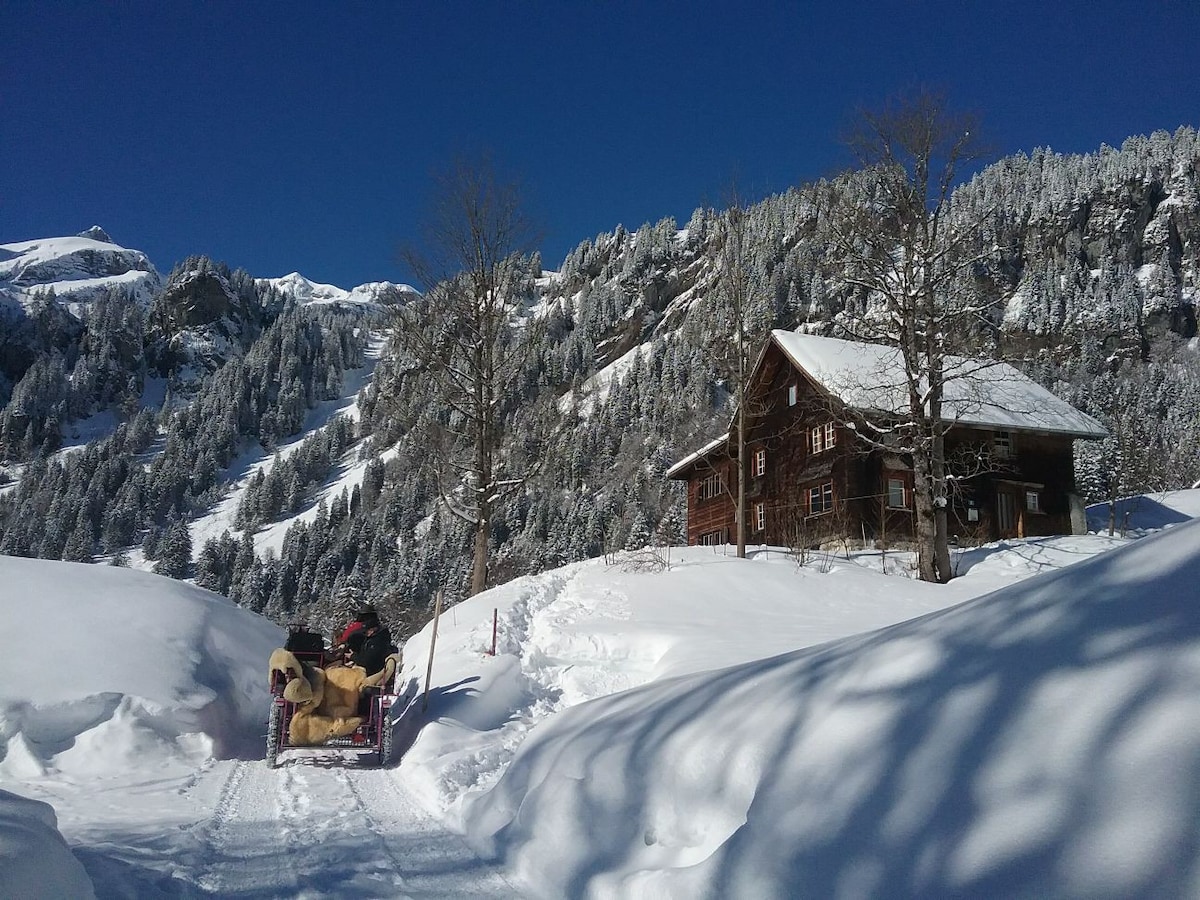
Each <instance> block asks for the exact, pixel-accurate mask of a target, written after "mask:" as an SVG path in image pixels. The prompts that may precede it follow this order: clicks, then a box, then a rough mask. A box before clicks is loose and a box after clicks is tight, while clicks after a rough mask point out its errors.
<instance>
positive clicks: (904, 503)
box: [885, 475, 910, 509]
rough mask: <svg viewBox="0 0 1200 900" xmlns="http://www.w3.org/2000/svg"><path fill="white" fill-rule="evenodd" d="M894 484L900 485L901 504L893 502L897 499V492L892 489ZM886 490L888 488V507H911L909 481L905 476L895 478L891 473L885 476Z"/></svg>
mask: <svg viewBox="0 0 1200 900" xmlns="http://www.w3.org/2000/svg"><path fill="white" fill-rule="evenodd" d="M893 485H899V486H900V503H899V504H896V503H894V502H893V500H894V499H895V494H894V493H893V491H892V486H893ZM885 490H886V494H887V508H888V509H909V508H910V507H909V501H908V494H909V490H908V483H907V482H906V481H905V480H904V479H903V478H893V477H892V476H890V475H889V476H887V477H886V478H885Z"/></svg>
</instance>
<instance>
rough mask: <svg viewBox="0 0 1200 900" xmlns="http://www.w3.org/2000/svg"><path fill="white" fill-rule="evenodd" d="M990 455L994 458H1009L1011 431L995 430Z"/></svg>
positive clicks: (1011, 441) (1011, 452)
mask: <svg viewBox="0 0 1200 900" xmlns="http://www.w3.org/2000/svg"><path fill="white" fill-rule="evenodd" d="M992 455H993V456H995V457H996V459H1009V458H1010V457H1011V456H1012V455H1013V436H1012V432H1011V431H997V432H996V434H995V435H994V436H993V437H992Z"/></svg>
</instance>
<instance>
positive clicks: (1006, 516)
mask: <svg viewBox="0 0 1200 900" xmlns="http://www.w3.org/2000/svg"><path fill="white" fill-rule="evenodd" d="M1023 525H1024V522H1022V521H1021V496H1020V494H1019V493H1018V492H1017V490H1016V489H1015V488H1009V487H1001V488H998V489H997V490H996V531H997V534H996V536H997V537H999V538H1015V537H1021V536H1022V535H1021V532H1022V531H1024V528H1023V527H1022V526H1023Z"/></svg>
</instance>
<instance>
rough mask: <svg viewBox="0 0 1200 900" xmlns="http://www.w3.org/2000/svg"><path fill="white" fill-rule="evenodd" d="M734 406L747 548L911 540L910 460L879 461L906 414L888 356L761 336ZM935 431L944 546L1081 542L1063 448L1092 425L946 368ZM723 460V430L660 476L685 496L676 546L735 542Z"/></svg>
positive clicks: (965, 368) (1008, 381) (989, 379)
mask: <svg viewBox="0 0 1200 900" xmlns="http://www.w3.org/2000/svg"><path fill="white" fill-rule="evenodd" d="M747 396H748V398H749V399H748V401H747V405H748V411H749V412H750V427H749V430H748V438H747V447H746V451H747V453H746V456H747V459H746V464H747V467H748V472H747V482H746V485H747V489H746V515H747V517H748V522H747V529H746V542H747V543H748V544H768V545H772V546H785V547H801V546H816V545H818V544H820V543H823V542H826V541H830V540H833V539H850V540H861V541H864V542H866V543H876V544H880V545H885V546H886V545H891V544H894V543H896V542H903V541H906V540H909V539H911V537H912V536H913V534H914V531H915V528H914V526H915V522H914V510H913V502H912V499H913V498H912V491H913V471H912V460H911V458H906V456H905V454H904V453H902V452H891V451H889V450H888V449H887V444H888V443H889V441H888V438H887V430H888V429H887V427H886V426H888V425H889V424H890V425H891V426H896V425H900V424H902V423H903V421H904V416H903V413H902V411H903V410H904V409H905V408H906V406H907V388H906V384H905V381H904V376H903V367H902V365H901V362H900V357H899V353H898V351H897V350H896V349H895V348H892V347H885V346H880V345H874V344H862V343H855V342H851V341H843V340H838V339H835V338H823V337H817V336H814V335H807V334H799V333H795V332H788V331H774V332H772V333H771V336H770V338H769V340H768V341H767V343H766V345H765V346H764V348H763V350H762V351H761V353H760V354H759V356H758V360H757V362H756V363H755V366H754V369H753V370H752V374H751V380H750V387H749V391H748V394H747ZM943 419H944V421H946V422H947V423H950V427H949V430H948V431H947V432H946V438H945V447H946V459H947V462H948V469H947V471H948V473H949V474H950V475H951V478H950V482H949V483H950V487H951V490H950V492H949V496H948V497H947V508H948V512H949V529H950V534H951V535H952V536H957V537H958V538H960V539H961V540H964V541H968V540H975V541H989V540H997V539H1000V538H1004V537H1025V536H1033V535H1047V534H1070V533H1071V532H1072V531H1073V530H1080V528H1081V525H1080V524H1079V523H1081V522H1082V506H1081V503H1080V502H1079V499H1078V497H1077V496H1076V495H1075V493H1074V492H1075V466H1074V452H1073V445H1074V441H1075V440H1077V439H1082V440H1094V439H1098V438H1102V437H1104V436H1105V435H1106V434H1107V432H1106V431H1105V430H1104V428H1103V427H1102V426H1101V425H1100V424H1099V423H1097V422H1096V421H1095V420H1094V419H1092V418H1091V417H1090V416H1087V415H1085V414H1084V413H1082V412H1080V411H1079V410H1077V409H1075V408H1074V407H1072V406H1071V405H1070V404H1068V403H1066V402H1065V401H1063V400H1061V399H1059V398H1058V397H1055V396H1054V395H1053V394H1051V393H1050V392H1049V391H1047V390H1045V389H1044V388H1042V387H1040V386H1039V385H1037V384H1036V383H1034V382H1033V381H1031V380H1030V379H1028V378H1027V377H1025V376H1024V375H1022V374H1021V373H1020V372H1018V371H1017V370H1016V369H1014V368H1013V367H1011V366H1009V365H1007V364H1004V363H995V362H986V361H978V360H968V359H963V358H958V357H953V358H950V359H948V360H947V382H946V396H945V401H944V404H943ZM735 422H736V419H735ZM880 425H883V426H885V427H884V428H883V430H876V429H878V428H879V426H880ZM868 433H869V434H871V435H872V436H873V440H871V441H868V440H867V439H866V438H865V437H864V436H863V435H865V434H868ZM881 445H882V446H881ZM736 454H737V442H736V431H734V430H733V429H731V431H730V432H729V433H727V434H725V435H722V436H721V437H719V438H717V439H716V440H714V441H712V442H711V443H710V444H708V445H707V446H705V447H701V448H700V449H699V450H697V451H696V452H695V453H692V454H691V455H689V456H687V457H686V458H684V459H682V460H680V461H679V462H677V463H676V464H675V465H674V466H672V467H671V468H670V469H669V470H668V471H667V477H668V478H672V479H676V480H679V481H686V482H687V484H688V543H689V544H724V543H733V542H735V541H736V540H737V531H736V528H735V527H734V514H735V498H736V492H737V468H736V466H737V462H738V461H737V459H736ZM1073 513H1074V515H1073ZM1073 522H1074V523H1076V525H1075V527H1074V528H1073V527H1072V526H1073Z"/></svg>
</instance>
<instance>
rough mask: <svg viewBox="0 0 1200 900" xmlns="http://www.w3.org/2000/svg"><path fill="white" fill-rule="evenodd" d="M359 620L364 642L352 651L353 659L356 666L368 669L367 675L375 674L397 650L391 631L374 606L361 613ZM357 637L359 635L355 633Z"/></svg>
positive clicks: (360, 632)
mask: <svg viewBox="0 0 1200 900" xmlns="http://www.w3.org/2000/svg"><path fill="white" fill-rule="evenodd" d="M358 620H359V621H360V622H362V629H361V631H359V632H358V634H361V635H362V643H361V644H359V646H358V647H357V648H356V649H353V650H352V651H351V659H352V660H353V662H354V665H356V666H362V667H363V668H364V669H366V670H367V677H368V678H369V677H370V676H372V675H374V674H375V673H376V672H378V671H380V670H381V669H382V668H383V664H384V661H385V660H386V659H387V658H388V657H389V656H390V655H391V654H393V653H395V652H396V645H395V644H393V643H392V635H391V632H389V631H388V630H387V628H386V627H385V626H384V625H383V623H382V622H380V621H379V614H378V613H376V612H375V610H374V608H371V609H370V610H369V611H368V610H364V611H363V612H361V613H359V615H358ZM354 637H357V635H354Z"/></svg>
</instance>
